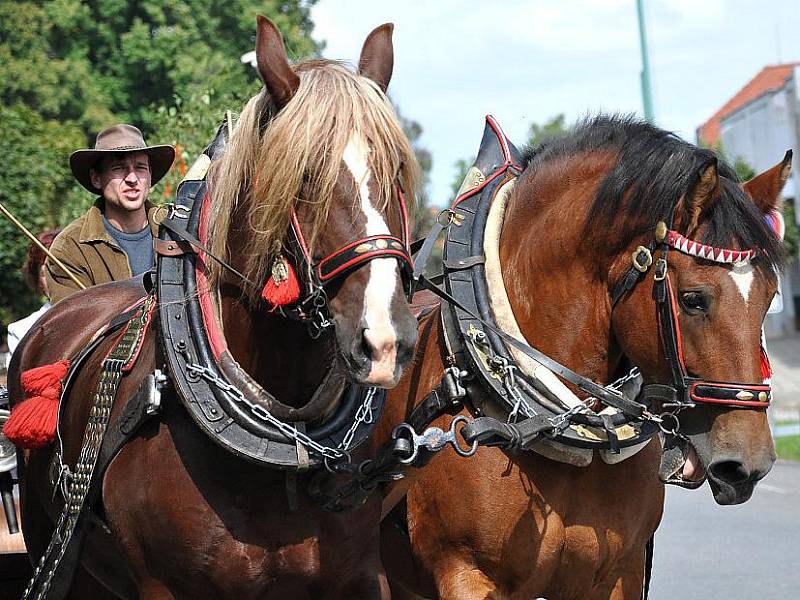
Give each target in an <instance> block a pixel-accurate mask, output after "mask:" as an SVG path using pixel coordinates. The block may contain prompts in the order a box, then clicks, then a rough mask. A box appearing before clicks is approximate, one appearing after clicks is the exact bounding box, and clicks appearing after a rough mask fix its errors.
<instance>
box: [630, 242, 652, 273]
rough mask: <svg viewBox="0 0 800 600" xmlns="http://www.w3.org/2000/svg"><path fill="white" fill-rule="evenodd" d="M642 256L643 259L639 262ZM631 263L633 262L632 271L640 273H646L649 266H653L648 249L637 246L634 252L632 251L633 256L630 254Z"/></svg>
mask: <svg viewBox="0 0 800 600" xmlns="http://www.w3.org/2000/svg"><path fill="white" fill-rule="evenodd" d="M642 254H644V259H642V260H641V261H640V260H639V258H640V256H641V255H642ZM631 261H632V262H633V268H634V269H636V270H637V271H639V272H640V273H646V272H647V269H649V268H650V265H652V264H653V254H652V253H651V252H650V249H649V248H645V247H644V246H637V247H636V250H634V251H633V254H631Z"/></svg>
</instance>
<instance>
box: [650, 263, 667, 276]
mask: <svg viewBox="0 0 800 600" xmlns="http://www.w3.org/2000/svg"><path fill="white" fill-rule="evenodd" d="M666 276H667V261H666V260H665V259H663V258H659V259H658V263H656V272H655V273H654V274H653V279H654V280H655V281H663V280H664V278H665V277H666Z"/></svg>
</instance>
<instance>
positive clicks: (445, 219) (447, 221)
mask: <svg viewBox="0 0 800 600" xmlns="http://www.w3.org/2000/svg"><path fill="white" fill-rule="evenodd" d="M436 221H437V222H438V223H439V225H441V226H442V227H448V226H450V225H455V226H456V227H460V226H461V223H462V221H464V215H462V214H459V213H457V212H456V211H454V210H453V209H451V208H446V209H444V210H443V211H442V212H440V213H439V214H438V215H437V217H436Z"/></svg>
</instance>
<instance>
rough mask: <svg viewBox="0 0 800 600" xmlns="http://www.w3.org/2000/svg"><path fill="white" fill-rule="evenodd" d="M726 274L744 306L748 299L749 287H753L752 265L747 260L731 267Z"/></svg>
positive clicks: (753, 274)
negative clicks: (742, 299) (737, 290)
mask: <svg viewBox="0 0 800 600" xmlns="http://www.w3.org/2000/svg"><path fill="white" fill-rule="evenodd" d="M728 274H729V275H730V276H731V279H733V283H735V284H736V287H737V288H738V289H739V293H740V294H741V295H742V298H744V302H745V304H747V299H748V298H749V297H750V287H751V286H752V285H753V279H754V277H755V273H754V272H753V265H751V264H750V261H749V260H746V261H744V262H741V263H737V264H735V265H733V268H732V269H731V270H730V271H728Z"/></svg>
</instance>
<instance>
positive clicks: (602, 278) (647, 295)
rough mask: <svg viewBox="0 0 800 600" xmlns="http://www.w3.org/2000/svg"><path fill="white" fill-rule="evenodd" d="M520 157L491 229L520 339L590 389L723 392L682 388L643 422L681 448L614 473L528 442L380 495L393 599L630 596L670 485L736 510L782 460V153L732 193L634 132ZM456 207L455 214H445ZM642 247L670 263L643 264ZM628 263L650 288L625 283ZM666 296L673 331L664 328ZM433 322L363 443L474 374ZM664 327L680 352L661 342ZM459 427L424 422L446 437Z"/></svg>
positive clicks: (442, 462)
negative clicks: (454, 372)
mask: <svg viewBox="0 0 800 600" xmlns="http://www.w3.org/2000/svg"><path fill="white" fill-rule="evenodd" d="M523 160H524V162H523V164H521V165H520V169H521V174H520V175H519V177H518V180H517V181H516V184H515V186H514V188H513V190H512V191H511V192H510V195H509V196H508V200H507V205H506V209H505V214H504V217H503V221H502V229H501V234H500V239H499V261H500V262H499V264H500V267H501V271H502V273H501V276H502V278H501V282H502V283H501V285H504V286H505V289H506V292H507V295H508V300H509V302H510V306H511V308H512V310H513V316H514V318H515V319H516V322H517V323H518V326H519V330H520V332H521V334H522V336H524V339H525V340H527V342H528V343H529V344H530V345H531V346H533V347H534V348H536V349H538V350H540V351H542V352H543V353H545V354H546V355H548V356H549V357H551V358H553V359H555V360H557V361H559V362H560V363H561V364H562V365H566V366H567V367H569V368H571V369H572V370H573V371H576V372H578V373H580V374H581V375H584V376H586V377H588V378H589V379H591V380H593V381H595V382H609V381H613V380H615V379H616V378H617V377H618V376H619V375H620V374H621V373H622V372H627V368H628V367H624V369H625V370H624V371H622V370H621V369H622V366H623V359H627V361H629V362H628V363H626V364H630V363H632V364H633V365H636V366H638V368H639V369H640V371H641V375H642V377H643V384H644V385H643V389H645V390H647V389H650V390H653V389H656V390H658V389H660V390H661V392H664V390H666V389H673V390H674V389H675V387H674V386H676V385H677V384H674V383H673V381H674V377H673V375H674V372H673V369H672V368H671V362H670V361H671V359H672V355H673V354H677V355H678V356H676V358H677V360H678V362H677V364H676V369H678V370H677V371H675V372H677V373H678V375H679V377H678V379H679V380H680V381H683V382H687V381H688V382H694V383H695V384H697V382H700V383H703V384H706V383H707V382H716V383H707V386H706V387H707V388H708V389H707V390H706V392H702V390H701V389H700V388H698V387H697V385H694V384H693V385H692V386H689V387H690V388H691V389H690V390H688V391H687V394H688V395H687V396H686V397H685V400H678V404H680V408H681V409H682V410H680V412H677V411H676V410H674V407H675V406H676V405H677V404H676V400H675V399H674V398H673V404H672V409H671V410H669V411H667V409H666V408H664V407H662V405H663V404H664V401H663V400H661V399H658V398H655V397H651V401H650V402H649V407H648V408H649V412H646V413H645V415H651V416H652V417H653V418H657V415H658V414H667V412H668V413H670V414H671V415H672V416H670V417H669V419H667V417H664V422H662V425H663V426H664V429H666V430H667V431H669V432H671V433H675V434H677V435H669V434H668V435H666V437H665V439H666V442H665V446H664V448H663V449H662V443H660V442H659V440H657V439H655V438H653V439H651V441H650V443H647V444H646V445H644V447H643V448H642V449H641V450H639V451H638V452H637V453H635V454H633V455H632V456H629V457H628V458H626V459H625V460H624V461H622V462H618V463H617V464H607V462H606V461H605V460H600V456H598V452H597V451H595V452H594V460H592V458H591V457H592V451H591V450H589V451H588V452H589V458H588V461H590V462H589V464H587V465H586V466H575V465H574V464H564V463H563V462H558V461H556V460H553V459H551V458H545V456H543V455H541V454H539V453H537V452H535V451H531V450H539V449H541V450H543V451H544V450H546V449H543V448H541V446H537V444H538V443H548V442H549V440H545V442H541V441H538V442H536V443H534V444H533V445H532V447H526V448H525V449H524V450H520V449H518V448H517V449H500V448H486V447H479V448H478V450H477V453H476V454H475V455H474V456H472V457H471V458H463V457H461V456H458V455H457V454H456V453H455V452H453V451H452V450H451V449H448V450H447V451H445V452H442V453H441V454H439V455H436V456H435V457H434V458H433V460H432V461H431V463H430V464H429V465H428V466H426V467H424V468H422V469H420V470H418V471H414V472H409V473H407V477H408V478H407V479H405V480H403V481H401V482H399V483H395V484H393V485H392V486H390V487H389V488H388V491H387V493H386V495H385V506H384V513H389V512H390V511H392V512H391V513H390V514H389V516H388V518H386V519H385V520H384V525H383V534H384V539H383V541H382V547H383V557H384V563H385V565H386V568H387V572H388V574H389V579H390V584H391V586H392V591H393V593H394V595H395V597H400V598H405V597H412V596H413V597H419V596H425V597H437V598H442V599H448V600H467V599H471V598H474V599H478V598H481V599H483V598H519V599H523V598H524V599H530V598H539V597H544V598H549V599H550V600H564V599H576V600H577V599H582V600H586V599H596V600H601V599H602V600H606V599H609V598H611V599H615V600H616V599H623V598H624V599H628V600H632V599H638V598H640V597H641V595H642V590H643V579H644V576H645V557H646V553H645V547H646V544H647V542H648V540H650V539H651V537H652V536H653V534H654V532H655V530H656V528H657V527H658V524H659V522H660V519H661V515H662V510H663V502H664V484H663V481H664V480H666V481H668V482H670V483H678V484H681V485H684V486H686V487H697V486H699V485H701V484H702V483H703V482H704V481H706V480H707V481H708V482H709V484H710V487H711V491H712V493H713V494H714V498H715V499H716V501H717V502H718V503H719V504H737V503H740V502H744V501H746V500H747V499H748V498H749V497H750V495H751V494H752V493H753V489H754V487H755V485H756V483H757V482H758V481H759V480H760V479H761V478H762V477H764V476H765V475H766V474H767V473H768V472H769V470H770V468H771V466H772V463H773V461H774V460H775V451H774V446H773V442H772V437H771V434H770V429H769V425H768V423H767V416H766V410H765V409H766V406H767V404H768V394H769V391H768V390H769V388H768V386H767V385H762V382H763V378H764V376H765V375H766V374H767V373H766V372H765V371H764V361H765V357H762V354H761V352H760V348H761V331H762V322H763V320H764V317H765V314H766V312H767V308H768V307H769V305H770V301H771V299H772V297H773V296H774V294H775V293H776V289H777V277H776V274H775V273H776V268H778V267H779V266H780V263H781V259H782V255H783V251H782V248H781V241H780V239H779V237H778V235H776V233H775V232H774V231H773V228H771V227H770V225H769V223H768V221H769V219H768V218H765V217H767V216H769V215H772V216H773V217H774V215H775V211H777V210H780V208H781V195H780V192H781V189H782V187H783V184H784V182H785V181H786V179H787V177H788V173H789V169H790V162H791V154H790V153H789V154H787V157H786V159H784V161H783V162H782V163H781V164H779V165H777V166H776V167H774V168H773V169H770V170H769V171H766V172H765V173H763V174H761V175H758V176H757V177H755V178H754V179H752V180H751V181H749V182H747V183H744V184H741V183H740V182H739V181H738V179H737V177H736V175H735V173H734V172H733V170H732V169H731V168H730V167H728V166H727V165H725V164H724V163H722V162H720V161H718V159H717V157H716V156H714V154H713V153H712V152H711V151H708V150H704V149H699V148H697V147H695V146H693V145H691V144H688V143H686V142H684V141H682V140H680V139H678V138H677V137H675V136H673V135H672V134H670V133H668V132H665V131H662V130H660V129H657V128H655V127H653V126H651V125H648V124H645V123H641V122H637V121H633V120H629V119H625V118H619V117H598V118H594V119H589V120H587V121H585V122H583V123H582V124H579V125H578V126H576V127H575V128H574V129H573V130H571V131H570V132H568V133H567V134H565V135H564V136H563V137H560V138H556V139H553V140H552V141H549V142H546V143H545V144H544V145H543V146H542V147H540V148H535V149H532V150H530V151H529V152H528V153H527V154H526V155H525V157H524V159H523ZM483 175H485V176H486V177H487V180H488V175H489V174H488V173H484V174H483ZM478 181H481V180H478ZM461 206H463V205H459V204H458V202H456V203H455V204H454V208H453V211H454V213H455V216H456V217H458V213H459V211H460V210H461V208H460V207H461ZM473 208H474V207H471V208H465V209H464V210H465V211H466V210H472V209H473ZM463 214H464V213H463V211H462V216H463ZM451 223H452V224H451V225H450V227H451V228H454V227H459V226H460V225H461V223H460V220H459V218H453V219H452V220H451ZM659 223H661V226H659V227H658V231H656V229H657V225H658V224H659ZM668 224H669V225H671V227H667V225H668ZM667 229H669V232H667ZM453 235H454V236H456V235H458V233H457V230H456V232H455V233H453ZM656 236H657V237H656ZM668 245H669V246H670V248H669V249H671V250H672V251H671V252H669V254H668V255H667V254H666V251H667V249H668V248H667V246H668ZM641 248H645V249H648V248H649V249H652V259H653V261H655V259H657V258H659V257H661V258H662V259H664V261H663V264H659V263H660V261H657V262H656V264H654V266H653V267H652V268H650V264H645V263H647V262H648V261H646V260H643V259H641V257H640V258H639V259H637V258H636V257H637V255H640V253H641V252H642V250H641ZM649 249H648V251H647V255H648V256H649V254H650V250H649ZM701 250H702V253H701V252H700V251H701ZM712 250H713V253H712ZM473 251H474V250H473ZM632 255H634V262H637V261H638V262H639V263H640V264H639V266H640V267H643V268H641V269H639V271H643V272H634V273H633V279H632V280H631V281H632V284H631V285H628V284H623V283H622V282H623V280H625V279H626V274H628V273H630V272H631V268H632V267H631V256H632ZM645 258H646V257H645ZM463 262H464V264H466V265H467V267H461V266H457V265H456V266H454V265H453V264H452V263H450V264H449V266H447V265H448V263H447V262H446V271H447V269H450V270H452V269H460V268H468V267H469V266H470V263H469V261H463ZM483 262H484V261H483V260H472V261H471V264H478V265H479V266H480V268H483ZM488 268H489V267H488V264H487V266H486V269H488ZM487 278H488V276H487ZM662 282H665V283H662ZM659 285H662V286H663V285H666V287H661V288H659V287H658V286H659ZM659 289H661V290H666V291H665V293H666V294H667V295H666V298H667V300H665V301H664V302H665V304H664V306H666V307H667V309H669V310H670V311H671V316H670V315H667V316H663V315H660V314H659V310H660V308H659V306H660V305H658V304H657V302H656V300H655V298H656V296H658V293H659ZM617 290H620V291H619V293H618V292H617ZM454 293H455V292H454ZM654 294H655V295H656V296H654ZM492 309H493V310H494V311H496V310H497V306H496V305H495V304H492ZM446 310H450V308H449V307H440V308H437V309H435V310H434V311H433V312H431V313H430V314H429V315H428V316H426V317H424V318H423V319H422V320H421V323H420V327H419V342H418V347H417V354H416V359H415V362H414V363H413V366H412V367H411V368H409V369H408V370H407V371H406V374H405V376H404V378H403V380H402V381H401V384H400V385H399V386H398V387H397V388H396V389H395V390H393V391H392V392H391V393H390V401H389V402H388V403H387V407H388V410H387V412H386V413H385V414H384V417H383V421H382V423H383V426H382V427H383V430H382V434H383V435H382V436H377V437H375V438H373V442H372V443H373V444H380V443H381V441H382V440H383V439H386V438H387V435H388V431H389V429H388V427H390V426H393V425H395V424H396V423H398V422H402V421H404V420H407V419H408V418H409V415H411V414H412V411H413V409H414V407H415V406H417V405H420V403H421V402H422V401H423V398H425V397H426V396H427V395H428V394H429V392H430V391H431V390H432V389H434V388H435V387H436V386H437V384H438V383H439V381H440V379H441V378H442V373H443V372H445V369H446V368H448V367H452V365H453V364H458V365H459V368H469V367H464V364H463V362H461V359H460V358H459V357H458V356H457V355H455V356H454V355H450V352H451V347H452V345H451V344H448V343H446V341H447V340H450V341H452V335H453V333H452V331H451V330H450V331H446V329H447V326H446V325H445V326H443V322H442V314H443V312H444V311H446ZM445 321H446V320H445ZM446 322H447V321H446ZM670 323H673V324H674V327H671V326H670ZM660 329H661V331H660ZM672 330H674V332H673V333H674V334H675V336H676V338H675V339H676V341H675V342H668V341H663V340H669V339H670V331H672ZM467 342H469V340H467ZM467 342H465V343H467ZM462 358H463V357H462ZM474 374H475V371H474V370H473V371H472V373H468V374H467V375H466V378H465V384H464V385H465V386H469V383H470V382H469V377H473V376H474ZM697 378H703V379H702V381H701V380H699V379H697ZM680 381H679V383H680ZM719 382H757V383H755V384H744V383H739V384H733V385H732V384H725V383H719ZM658 386H661V387H658ZM669 386H673V387H669ZM468 389H469V388H468ZM571 389H572V390H575V388H574V387H573V388H571ZM737 389H738V390H740V391H738V392H737V394H736V395H735V396H734V395H732V393H733V392H731V390H734V391H735V390H737ZM482 393H486V392H485V391H484V392H482ZM703 393H705V394H706V396H708V397H704V396H703ZM715 394H716V395H717V398H714V397H713V396H714V395H715ZM756 396H758V397H757V398H756ZM582 397H583V398H585V397H586V394H583V396H582ZM680 398H683V396H681V397H680ZM690 398H691V401H690ZM719 398H723V400H720V399H719ZM480 400H481V399H480V398H475V397H472V396H468V399H467V400H465V401H464V403H463V404H461V405H460V406H461V408H460V409H459V408H456V409H454V410H453V411H452V412H451V414H461V415H464V416H466V417H471V415H475V414H476V413H475V412H474V406H475V405H478V406H484V407H485V406H486V404H487V403H486V402H483V403H481V402H480ZM456 402H458V399H457V398H456ZM459 411H460V412H459ZM479 414H486V412H485V411H484V412H483V413H479ZM452 419H453V417H452V416H447V415H446V414H445V415H443V416H440V417H438V418H437V419H436V420H434V421H433V422H432V423H431V424H432V425H436V426H439V427H440V428H441V429H443V430H445V431H447V429H448V428H449V425H450V423H451V421H452ZM667 421H668V422H667ZM512 422H513V419H512ZM552 447H553V446H552V444H551V445H550V448H551V449H552ZM676 449H677V450H679V452H678V451H676ZM667 450H672V451H671V452H669V454H667ZM623 451H624V449H623ZM662 451H663V452H665V454H664V456H665V457H667V458H665V459H664V460H662V459H661V457H662ZM608 462H614V461H608ZM659 476H661V480H660V479H659ZM398 523H399V524H400V525H401V526H400V527H398ZM403 529H407V534H403V533H401V530H403ZM406 535H407V536H408V537H406ZM409 541H410V545H409ZM411 592H413V594H412V593H411Z"/></svg>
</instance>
